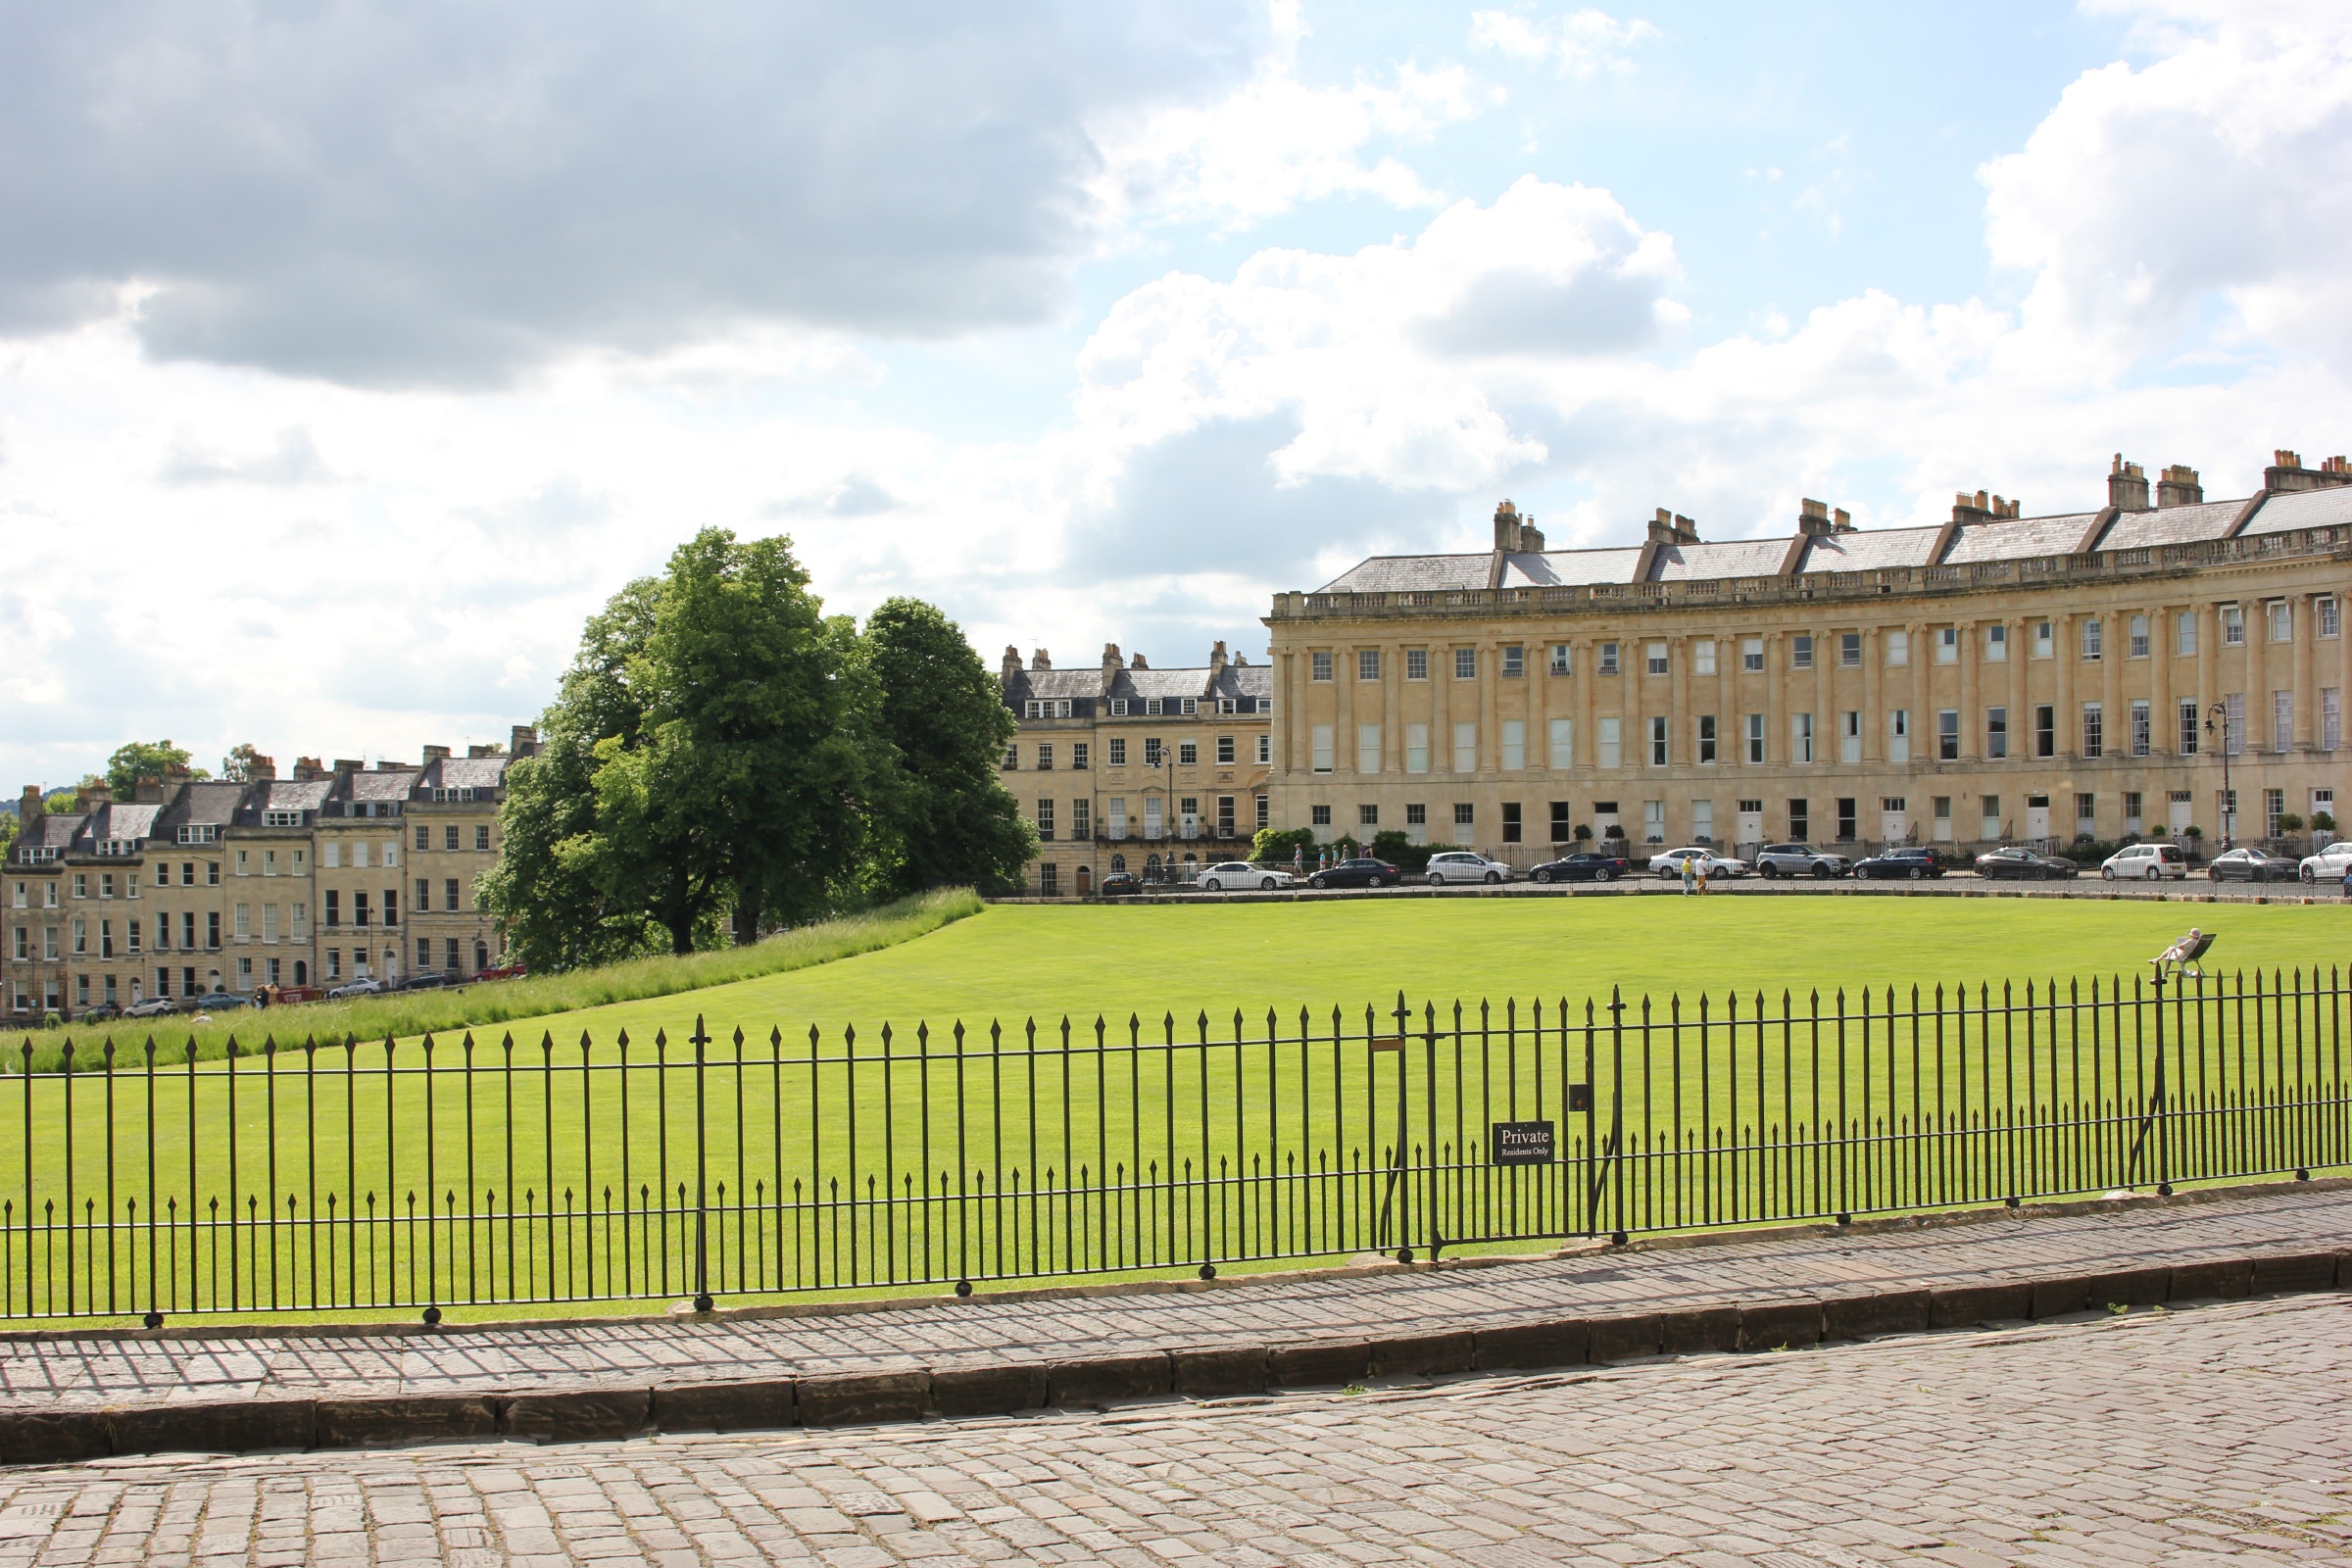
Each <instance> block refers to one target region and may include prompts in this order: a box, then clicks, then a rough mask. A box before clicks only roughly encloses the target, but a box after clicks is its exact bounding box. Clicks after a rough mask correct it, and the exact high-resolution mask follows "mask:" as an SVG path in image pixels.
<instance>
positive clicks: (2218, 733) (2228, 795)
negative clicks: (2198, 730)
mask: <svg viewBox="0 0 2352 1568" xmlns="http://www.w3.org/2000/svg"><path fill="white" fill-rule="evenodd" d="M2205 733H2206V734H2208V735H2211V736H2213V737H2214V743H2215V745H2217V746H2219V747H2220V748H2221V753H2222V848H2223V849H2225V850H2231V849H2235V848H2236V847H2237V843H2236V837H2235V835H2236V831H2237V792H2236V791H2234V790H2232V789H2231V788H2230V787H2229V703H2228V702H2227V701H2224V702H2219V703H2215V704H2214V705H2213V706H2212V707H2210V708H2208V709H2206V710H2205Z"/></svg>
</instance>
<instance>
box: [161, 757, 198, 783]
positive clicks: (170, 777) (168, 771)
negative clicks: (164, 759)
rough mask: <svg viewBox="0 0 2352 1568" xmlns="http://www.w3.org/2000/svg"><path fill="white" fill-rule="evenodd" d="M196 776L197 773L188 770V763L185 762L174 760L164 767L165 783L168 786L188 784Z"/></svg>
mask: <svg viewBox="0 0 2352 1568" xmlns="http://www.w3.org/2000/svg"><path fill="white" fill-rule="evenodd" d="M195 777H196V775H195V774H193V773H191V772H189V771H188V764H187V763H185V762H173V763H172V764H171V765H170V766H168V767H166V768H165V769H164V783H165V785H166V787H171V786H173V785H179V784H186V783H188V782H190V781H191V780H193V779H194V778H195Z"/></svg>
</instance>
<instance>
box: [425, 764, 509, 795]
mask: <svg viewBox="0 0 2352 1568" xmlns="http://www.w3.org/2000/svg"><path fill="white" fill-rule="evenodd" d="M512 760H514V759H512V758H509V757H504V756H500V757H439V758H435V759H434V760H432V761H430V762H427V763H426V764H425V766H424V770H423V772H422V773H421V774H419V775H418V776H417V788H418V789H422V790H434V789H441V790H467V789H470V790H494V789H496V788H498V787H499V785H501V784H503V783H505V782H506V777H507V763H509V762H510V761H512Z"/></svg>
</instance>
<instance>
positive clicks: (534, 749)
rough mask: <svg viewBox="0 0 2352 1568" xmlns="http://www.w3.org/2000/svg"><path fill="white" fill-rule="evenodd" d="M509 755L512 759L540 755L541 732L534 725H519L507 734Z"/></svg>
mask: <svg viewBox="0 0 2352 1568" xmlns="http://www.w3.org/2000/svg"><path fill="white" fill-rule="evenodd" d="M507 754H508V755H509V756H510V757H536V756H538V755H539V730H538V727H537V726H536V725H533V724H517V725H515V727H514V728H513V729H512V730H510V731H508V732H507Z"/></svg>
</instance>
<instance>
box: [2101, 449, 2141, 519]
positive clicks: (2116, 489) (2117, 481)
mask: <svg viewBox="0 0 2352 1568" xmlns="http://www.w3.org/2000/svg"><path fill="white" fill-rule="evenodd" d="M2107 504H2108V505H2109V506H2111V507H2113V508H2115V510H2116V511H2118V512H2145V511H2147V510H2148V475H2147V470H2146V469H2144V468H2142V467H2141V466H2139V465H2138V464H2136V463H2126V462H2125V461H2124V455H2123V454H2122V453H2121V452H2118V453H2117V454H2116V455H2115V464H2114V466H2112V467H2110V468H2109V469H2108V470H2107Z"/></svg>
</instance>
